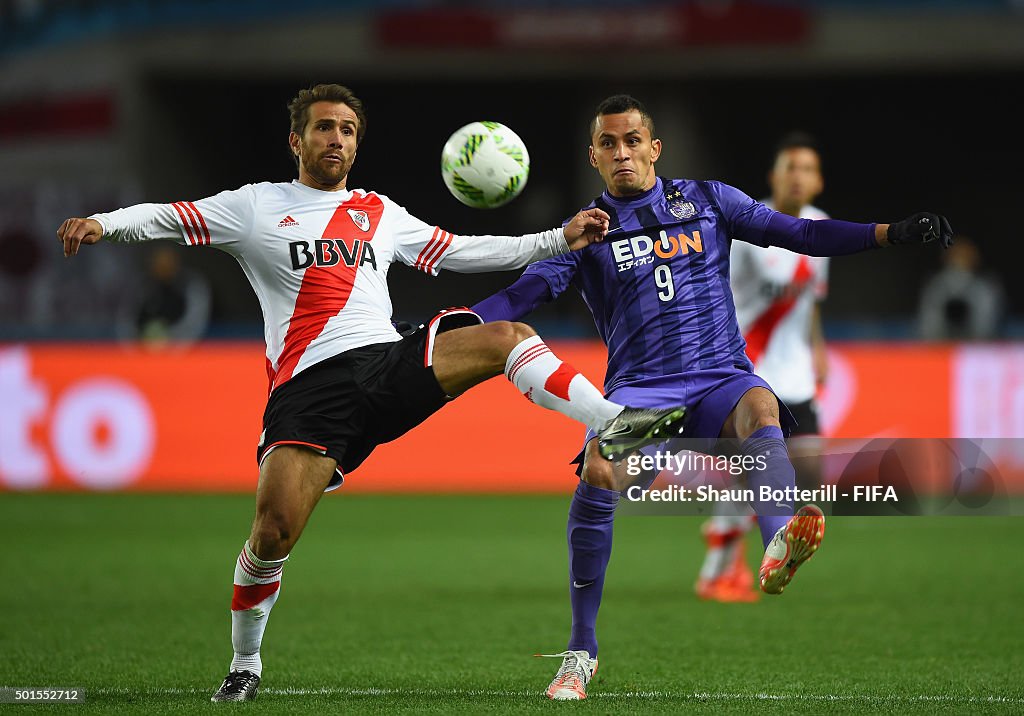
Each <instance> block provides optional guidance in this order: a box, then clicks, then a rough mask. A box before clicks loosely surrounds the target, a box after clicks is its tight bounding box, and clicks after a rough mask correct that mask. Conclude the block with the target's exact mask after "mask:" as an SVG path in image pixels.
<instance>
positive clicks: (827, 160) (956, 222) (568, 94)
mask: <svg viewBox="0 0 1024 716" xmlns="http://www.w3.org/2000/svg"><path fill="white" fill-rule="evenodd" d="M321 81H326V82H329V81H336V82H340V83H344V84H348V85H349V86H350V87H352V88H353V89H354V90H355V91H356V92H357V94H358V95H359V96H360V97H362V98H363V100H364V102H365V103H366V107H367V112H368V116H369V121H368V133H367V135H366V138H365V139H364V142H363V145H362V146H361V147H360V149H359V156H358V158H357V160H356V164H355V166H354V168H353V171H352V173H351V176H350V180H349V186H351V187H361V188H366V189H371V190H374V191H379V192H382V193H384V194H387V195H388V196H390V197H391V198H393V199H394V200H396V201H397V202H398V203H400V204H402V205H404V206H405V207H406V208H408V209H409V211H410V212H412V213H413V214H414V215H416V216H418V217H419V218H421V219H423V220H425V221H427V222H430V223H437V224H439V225H441V226H443V227H445V228H447V229H449V230H453V231H455V232H458V233H464V234H470V233H478V234H484V233H492V234H496V233H521V232H526V231H536V230H541V229H544V228H548V227H549V226H551V225H554V224H556V223H558V222H560V221H561V220H562V219H563V218H565V217H566V216H569V215H571V214H572V213H574V211H575V210H576V209H577V208H578V206H580V205H582V204H584V203H585V202H586V201H588V200H589V199H590V198H592V197H593V196H594V195H596V194H597V193H598V192H599V191H600V190H601V188H602V187H601V185H600V183H599V177H598V176H597V175H596V172H592V170H589V168H588V166H587V164H586V162H587V159H586V146H587V144H588V138H587V136H586V119H585V118H586V117H587V116H588V115H589V112H590V110H591V109H592V108H593V107H594V106H595V105H596V104H597V103H598V102H599V101H600V100H601V99H603V98H604V97H605V96H607V95H609V94H612V93H616V92H628V93H631V94H634V95H635V96H637V97H638V98H640V99H641V100H642V101H645V102H646V103H648V105H650V106H652V107H655V106H663V105H666V104H669V105H670V106H671V105H673V104H674V105H678V106H680V107H682V108H685V109H686V110H687V111H690V112H691V113H692V114H691V115H690V116H689V118H688V126H690V127H693V126H695V127H696V130H697V137H696V139H695V141H696V142H697V143H698V144H699V146H700V148H701V153H702V156H703V157H704V158H705V159H706V162H707V163H708V165H709V166H710V167H711V169H712V170H713V171H711V172H709V173H707V176H701V177H694V178H708V179H719V180H721V181H724V182H726V183H729V184H732V185H734V186H737V187H739V188H740V189H743V190H744V191H746V192H747V193H748V194H750V195H752V196H754V197H755V198H761V197H763V196H764V195H765V194H766V193H767V183H766V173H767V170H768V168H769V166H770V165H771V162H772V160H773V147H774V144H775V142H776V140H777V139H778V138H779V136H781V135H782V134H783V133H785V132H786V131H788V130H791V129H794V128H801V129H804V130H807V131H809V132H811V133H813V134H814V135H816V136H817V137H818V139H819V141H820V143H821V146H822V154H823V157H824V171H825V178H826V190H825V193H824V194H823V195H822V196H821V197H820V199H819V201H818V202H817V204H818V205H819V206H820V207H821V208H822V209H824V210H825V211H827V212H828V213H829V214H830V215H831V216H833V217H834V218H841V219H847V220H851V221H865V222H868V221H894V220H898V219H901V218H904V217H905V216H907V215H909V214H911V213H913V212H915V211H919V210H931V211H938V212H942V213H945V214H946V215H947V216H948V218H949V219H950V221H951V223H952V225H953V227H954V229H955V230H956V231H957V232H960V233H964V234H967V235H970V236H971V237H973V238H974V239H975V240H976V241H977V242H978V243H979V244H980V246H981V248H982V252H983V257H984V260H985V264H986V267H987V268H989V269H992V270H995V271H996V272H998V273H1000V274H1001V275H1002V276H1003V278H1004V281H1005V282H1006V287H1007V292H1008V303H1009V305H1010V308H1011V312H1016V311H1014V309H1015V308H1016V307H1018V306H1020V305H1022V302H1024V288H1022V286H1021V285H1019V284H1016V283H1014V282H1012V281H1010V280H1009V278H1010V275H1009V273H1008V268H1009V267H1010V266H1013V265H1015V264H1016V263H1019V262H1020V260H1021V259H1022V258H1024V249H1022V247H1021V238H1020V236H1018V234H1019V233H1020V232H1021V229H1020V228H1019V227H1018V225H1017V222H1015V221H1014V220H1013V213H1012V210H1013V207H1014V206H1015V205H1016V202H1017V198H1018V196H1019V195H1020V193H1021V190H1022V184H1021V181H1020V180H1019V179H1018V173H1017V163H1018V162H1019V161H1020V159H1021V157H1024V140H1022V136H1021V132H1020V124H1019V122H1020V115H1019V112H1018V111H1017V109H1016V107H1015V106H1014V103H1015V95H1016V91H1015V88H1019V87H1021V86H1024V72H1005V73H993V72H977V73H970V72H944V73H938V74H936V73H929V74H922V73H891V74H886V75H884V76H880V75H878V74H877V73H875V74H872V75H870V76H860V75H851V76H840V77H835V76H830V77H821V76H814V75H807V76H789V77H786V78H784V79H765V78H754V77H715V78H711V79H679V80H669V79H659V80H657V81H650V80H643V79H634V78H621V79H606V80H597V81H593V82H588V83H580V82H568V81H566V80H565V79H557V80H529V81H488V82H482V81H476V82H474V81H466V80H460V81H458V82H445V81H430V82H424V81H420V80H409V81H393V80H392V81H382V80H373V79H367V80H363V79H361V78H360V77H358V76H351V75H350V74H348V73H346V72H345V71H344V70H339V69H324V70H323V71H320V72H316V73H305V74H302V75H296V76H294V77H277V78H274V79H273V80H269V81H255V80H251V79H250V80H244V81H239V80H237V79H234V78H229V77H224V78H210V77H207V76H200V75H194V76H190V75H182V74H175V75H173V76H153V77H151V78H150V81H149V82H147V86H148V88H149V89H148V91H149V92H151V93H152V98H153V99H154V100H156V102H155V103H156V106H158V107H160V108H161V112H160V114H161V115H162V116H161V117H160V119H159V126H158V127H154V128H153V130H154V131H153V133H152V135H151V136H152V137H153V143H152V147H151V149H152V161H151V163H150V164H149V165H148V166H149V167H150V173H149V179H148V181H147V193H148V194H151V196H147V197H146V198H147V199H148V200H152V201H171V200H177V199H181V198H191V199H195V198H199V197H201V196H206V195H210V194H213V193H216V192H217V191H220V190H222V189H227V188H235V187H237V186H240V185H242V184H245V183H248V182H253V181H264V180H265V181H289V180H291V179H292V178H294V177H295V176H296V172H295V168H294V165H293V163H292V160H291V156H290V154H289V152H288V149H287V145H286V137H287V129H288V117H287V111H286V105H287V103H288V101H289V100H290V99H291V97H292V96H294V94H295V92H296V91H297V89H298V88H300V87H303V86H308V85H310V84H314V83H316V82H321ZM183 96H187V97H188V98H189V101H188V102H187V103H182V102H181V101H180V98H181V97H183ZM197 107H201V108H202V111H201V112H200V113H198V114H197V112H196V108H197ZM477 119H494V120H497V121H501V122H503V123H505V124H507V125H509V126H510V127H512V128H513V129H514V130H515V131H516V132H517V133H519V134H520V136H521V137H522V138H523V140H524V141H525V142H526V144H527V146H528V148H529V150H530V155H531V173H530V179H529V183H528V185H527V187H526V189H525V191H524V193H523V195H521V196H520V197H519V198H517V199H516V200H515V201H513V202H512V203H511V204H509V205H507V206H506V207H502V208H500V209H495V210H491V211H481V210H475V209H470V208H467V207H464V206H462V205H461V204H459V203H458V202H457V201H456V200H455V199H454V198H452V197H451V196H450V195H449V194H448V192H447V191H446V189H445V187H444V185H443V183H442V182H441V179H440V174H439V169H438V165H439V156H440V149H441V146H442V145H443V143H444V141H445V140H446V139H447V137H448V135H449V134H450V133H451V132H452V131H454V130H455V129H456V128H458V127H460V126H462V125H463V124H465V123H467V122H470V121H474V120H477ZM655 121H656V123H657V125H658V127H659V134H663V133H668V132H666V130H671V129H672V127H670V125H671V124H672V123H673V122H674V121H676V118H675V117H673V116H671V115H669V116H665V114H661V115H659V114H657V113H656V114H655ZM168 133H170V135H168ZM168 140H170V141H168ZM181 147H188V148H189V151H187V152H182V151H181ZM679 151H680V150H679V148H677V147H674V146H672V144H671V143H668V144H666V146H665V149H664V154H663V160H662V162H661V163H660V165H659V166H660V167H662V168H663V167H664V166H665V165H667V164H669V163H670V162H671V165H672V167H673V168H676V167H678V168H680V169H679V170H678V171H677V172H675V173H671V172H670V174H671V175H687V169H686V167H687V157H686V156H681V155H680V154H679ZM587 172H591V173H592V174H593V176H592V177H591V179H590V181H591V186H590V188H589V190H587V189H586V188H585V187H584V188H583V189H582V190H581V188H578V187H577V184H578V182H575V181H574V178H576V177H579V176H581V175H582V176H586V174H587ZM661 173H662V174H665V173H666V172H665V171H664V170H663V171H662V172H661ZM691 176H692V175H691ZM203 253H204V254H208V253H216V252H203ZM189 259H190V261H192V262H193V263H198V264H199V265H200V267H202V268H203V270H204V271H205V272H206V273H208V274H210V275H211V276H212V277H214V283H215V286H214V291H215V299H214V310H215V315H214V319H215V321H219V322H221V323H226V324H235V325H237V324H239V323H241V324H244V323H246V322H248V321H252V322H254V323H255V322H256V321H258V320H259V307H258V304H257V303H256V300H255V297H254V296H253V294H252V291H251V290H250V289H249V287H248V285H247V284H246V282H245V279H244V277H243V276H242V273H241V272H240V271H238V270H237V268H236V267H233V263H234V262H233V261H232V260H231V259H230V258H228V257H227V256H223V255H221V256H218V257H216V258H214V257H210V256H191V255H190V256H189ZM939 261H940V257H939V251H938V249H937V247H935V246H928V247H924V248H916V247H907V248H901V249H896V250H889V251H885V252H884V253H881V252H879V253H874V252H872V253H868V254H862V255H858V256H852V257H843V258H839V259H836V260H834V261H833V262H832V271H831V293H830V296H829V298H828V301H827V304H826V311H827V313H826V316H827V318H828V319H829V321H830V322H831V325H833V326H836V325H840V324H841V323H843V322H858V321H869V320H870V321H871V323H872V325H873V326H874V328H873V330H875V331H881V332H885V331H886V330H887V329H886V325H887V322H892V321H897V322H899V321H901V320H902V321H906V320H910V319H911V318H912V315H913V313H914V311H915V309H916V303H917V296H918V292H919V289H920V286H921V284H922V283H923V281H924V279H925V278H926V276H927V275H928V274H929V273H930V272H932V271H934V270H936V269H937V268H938V267H939ZM517 274H518V272H509V273H501V274H482V275H454V274H451V273H448V272H444V273H442V275H441V277H439V278H437V279H430V278H427V277H425V276H423V275H421V274H419V273H416V272H413V271H411V270H409V269H407V268H406V267H404V266H398V265H396V266H395V267H394V268H393V275H392V277H391V285H392V291H393V299H394V305H395V314H396V316H397V317H400V318H403V319H406V320H411V321H418V320H420V319H421V318H423V317H425V316H426V315H427V314H428V313H429V312H431V311H433V310H434V309H435V308H439V307H443V306H447V305H462V304H471V303H473V302H474V301H476V300H479V299H481V298H483V297H485V296H487V295H489V294H490V293H491V292H492V291H494V290H497V289H499V288H501V287H503V286H505V285H506V284H508V283H510V282H511V281H513V280H514V279H515V278H516V276H517ZM534 318H535V320H536V322H538V323H540V324H549V323H550V324H551V325H552V327H554V328H555V329H556V330H558V331H559V332H562V333H567V334H570V335H572V334H578V333H582V334H589V333H590V332H591V330H592V329H591V327H590V319H589V316H588V315H587V312H586V309H585V307H583V305H582V302H581V301H579V299H578V298H577V297H572V298H568V297H567V298H563V299H562V300H561V301H559V302H558V304H557V305H556V306H554V307H550V308H546V309H543V310H542V311H541V312H539V313H538V314H536V315H535V317H534ZM566 318H572V319H574V320H573V322H572V325H562V324H564V319H566ZM842 329H843V327H842V326H840V330H842Z"/></svg>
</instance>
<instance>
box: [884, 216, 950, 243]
mask: <svg viewBox="0 0 1024 716" xmlns="http://www.w3.org/2000/svg"><path fill="white" fill-rule="evenodd" d="M886 238H888V239H889V243H890V244H892V245H894V246H895V245H897V244H927V243H928V242H929V241H935V240H936V239H938V240H939V242H941V243H942V248H944V249H948V248H949V247H950V246H952V245H953V229H952V228H951V227H950V225H949V222H948V221H946V217H945V216H942V215H940V214H932V213H930V212H927V211H922V212H918V213H917V214H914V215H913V216H911V217H910V218H909V219H904V220H903V221H897V222H896V223H895V224H889V230H888V232H886Z"/></svg>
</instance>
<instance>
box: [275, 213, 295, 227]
mask: <svg viewBox="0 0 1024 716" xmlns="http://www.w3.org/2000/svg"><path fill="white" fill-rule="evenodd" d="M298 225H299V222H297V221H296V220H295V219H293V218H292V217H291V215H290V214H289V215H288V216H286V217H284V218H283V219H281V221H280V222H278V224H277V228H279V229H280V228H281V227H282V226H298Z"/></svg>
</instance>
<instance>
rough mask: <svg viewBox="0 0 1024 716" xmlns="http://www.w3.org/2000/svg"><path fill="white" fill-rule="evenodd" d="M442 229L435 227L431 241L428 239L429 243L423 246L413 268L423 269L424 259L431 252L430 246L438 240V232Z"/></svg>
mask: <svg viewBox="0 0 1024 716" xmlns="http://www.w3.org/2000/svg"><path fill="white" fill-rule="evenodd" d="M440 231H441V228H440V227H438V226H435V227H434V233H433V234H432V235H431V237H430V241H428V242H427V245H426V246H424V247H423V250H422V251H420V255H419V256H417V257H416V263H414V264H413V266H412V267H413V268H415V269H419V270H420V271H422V270H423V261H424V259H425V258H426V256H427V254H428V253H430V247H431V246H433V245H434V242H435V241H436V240H437V234H438V232H440Z"/></svg>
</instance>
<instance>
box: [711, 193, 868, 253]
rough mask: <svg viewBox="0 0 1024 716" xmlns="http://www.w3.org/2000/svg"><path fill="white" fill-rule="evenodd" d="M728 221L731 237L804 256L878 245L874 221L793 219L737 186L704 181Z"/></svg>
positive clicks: (864, 248)
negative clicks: (859, 222) (777, 247)
mask: <svg viewBox="0 0 1024 716" xmlns="http://www.w3.org/2000/svg"><path fill="white" fill-rule="evenodd" d="M707 186H708V188H709V189H710V190H711V192H712V194H713V195H714V197H715V200H716V201H717V203H718V206H719V208H720V209H721V211H722V213H723V214H724V215H725V218H726V221H727V222H728V227H729V235H730V237H731V238H736V239H740V240H741V241H746V242H747V243H750V244H754V245H756V246H781V247H782V248H784V249H789V250H790V251H795V252H796V253H798V254H806V255H808V256H843V255H845V254H855V253H858V252H860V251H867V250H868V249H877V248H879V246H878V243H877V242H876V241H875V225H874V224H855V223H852V222H849V221H838V220H836V219H819V220H814V219H797V218H795V217H792V216H789V215H788V214H783V213H781V212H778V211H773V210H772V209H769V208H768V207H767V206H765V205H764V204H762V203H761V202H759V201H754V200H753V199H751V198H750V197H749V196H747V195H746V194H744V193H743V192H742V191H740V190H739V189H736V188H735V187H731V186H729V185H728V184H722V183H721V182H708V183H707Z"/></svg>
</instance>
